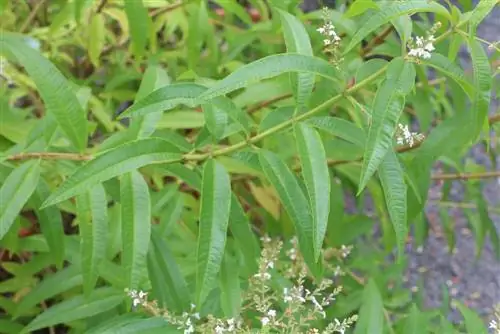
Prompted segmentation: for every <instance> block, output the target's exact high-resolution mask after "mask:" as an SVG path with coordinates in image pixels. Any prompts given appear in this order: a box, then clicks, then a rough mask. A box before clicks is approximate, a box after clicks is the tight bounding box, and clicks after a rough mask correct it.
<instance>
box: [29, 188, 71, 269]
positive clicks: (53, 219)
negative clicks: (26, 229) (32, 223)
mask: <svg viewBox="0 0 500 334" xmlns="http://www.w3.org/2000/svg"><path fill="white" fill-rule="evenodd" d="M49 195H50V189H49V186H48V185H47V183H46V182H45V181H44V180H43V179H41V180H40V181H39V183H38V187H37V188H36V190H35V192H34V193H33V196H32V197H31V198H32V201H33V205H34V207H35V213H36V215H37V217H38V224H40V229H41V230H42V234H43V236H44V237H45V240H46V241H47V245H48V246H49V249H50V252H51V254H52V257H53V259H54V262H55V263H56V266H57V267H58V268H59V269H60V268H62V265H63V261H64V229H63V221H62V218H61V212H60V211H59V210H58V209H57V208H56V207H47V208H45V209H39V207H40V206H41V205H42V203H43V201H44V200H45V199H46V198H47V197H49Z"/></svg>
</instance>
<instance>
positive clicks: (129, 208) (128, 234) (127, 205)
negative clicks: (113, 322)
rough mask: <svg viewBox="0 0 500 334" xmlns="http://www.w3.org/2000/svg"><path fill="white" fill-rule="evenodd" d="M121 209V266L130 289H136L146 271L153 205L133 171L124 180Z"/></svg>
mask: <svg viewBox="0 0 500 334" xmlns="http://www.w3.org/2000/svg"><path fill="white" fill-rule="evenodd" d="M120 205H121V210H122V212H121V217H122V218H121V221H122V243H123V245H124V246H123V253H122V265H123V266H124V267H125V270H126V272H127V286H128V287H129V288H130V289H137V288H138V287H139V282H140V280H141V278H142V277H143V276H144V272H145V269H146V256H147V253H148V249H149V240H150V235H151V201H150V199H149V189H148V185H147V183H146V181H144V178H143V177H142V175H141V174H140V173H139V172H137V171H133V172H130V173H127V174H125V175H123V176H122V177H121V180H120Z"/></svg>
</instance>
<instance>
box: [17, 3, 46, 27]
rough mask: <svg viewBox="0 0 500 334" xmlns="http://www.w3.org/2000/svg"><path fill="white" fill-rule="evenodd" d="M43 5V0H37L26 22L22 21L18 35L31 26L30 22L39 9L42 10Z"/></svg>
mask: <svg viewBox="0 0 500 334" xmlns="http://www.w3.org/2000/svg"><path fill="white" fill-rule="evenodd" d="M44 3H45V0H39V1H38V2H37V3H36V5H35V7H33V9H32V10H31V13H30V15H29V16H28V17H27V18H26V21H24V23H23V25H22V26H21V28H20V29H19V32H20V33H23V32H24V31H25V30H26V28H28V27H29V26H30V25H31V22H32V21H33V19H34V18H35V16H36V14H38V12H39V11H40V9H42V6H43V4H44Z"/></svg>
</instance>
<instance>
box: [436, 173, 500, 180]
mask: <svg viewBox="0 0 500 334" xmlns="http://www.w3.org/2000/svg"><path fill="white" fill-rule="evenodd" d="M494 177H500V171H491V172H479V173H450V174H434V175H432V179H433V180H473V179H487V178H494Z"/></svg>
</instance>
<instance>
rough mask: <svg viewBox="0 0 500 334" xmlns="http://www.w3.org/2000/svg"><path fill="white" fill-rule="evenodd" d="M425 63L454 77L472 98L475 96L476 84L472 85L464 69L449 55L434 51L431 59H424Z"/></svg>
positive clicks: (423, 62)
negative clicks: (452, 60)
mask: <svg viewBox="0 0 500 334" xmlns="http://www.w3.org/2000/svg"><path fill="white" fill-rule="evenodd" d="M421 63H422V64H423V65H428V66H431V67H434V68H435V69H437V70H438V71H440V72H442V73H443V74H445V75H447V76H448V77H450V78H451V79H453V80H454V81H455V82H456V83H457V84H458V85H459V86H460V87H461V88H462V89H463V90H464V92H465V93H467V95H468V96H469V97H470V98H472V97H473V96H474V86H472V85H471V84H470V83H469V82H468V81H467V78H466V77H465V74H464V71H463V70H462V69H461V68H460V67H458V66H457V65H456V64H455V63H452V62H451V61H450V60H449V59H448V58H447V57H445V56H443V55H441V54H439V53H433V54H432V57H431V58H429V59H422V60H421Z"/></svg>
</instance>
